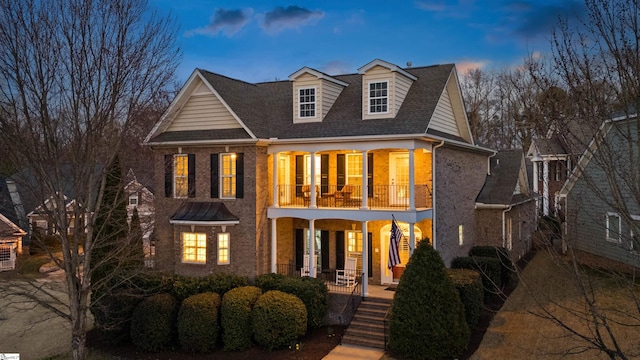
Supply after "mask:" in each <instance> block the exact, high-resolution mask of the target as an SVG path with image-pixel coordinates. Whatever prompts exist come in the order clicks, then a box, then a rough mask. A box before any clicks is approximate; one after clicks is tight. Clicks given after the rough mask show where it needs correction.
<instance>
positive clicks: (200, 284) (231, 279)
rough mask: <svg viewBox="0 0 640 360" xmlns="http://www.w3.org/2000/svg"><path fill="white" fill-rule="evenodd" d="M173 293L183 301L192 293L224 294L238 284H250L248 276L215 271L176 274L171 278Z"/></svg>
mask: <svg viewBox="0 0 640 360" xmlns="http://www.w3.org/2000/svg"><path fill="white" fill-rule="evenodd" d="M171 281H172V284H171V285H172V290H171V294H172V295H173V296H175V297H176V299H178V300H180V301H182V300H184V299H186V298H188V297H189V296H191V295H196V294H201V293H205V292H214V293H217V294H219V295H220V296H223V295H224V294H225V293H226V292H227V291H229V290H231V289H233V288H236V287H238V286H247V285H249V280H248V279H247V277H246V276H240V275H234V274H226V273H215V274H213V275H209V276H205V277H188V276H180V275H175V276H173V277H172V278H171Z"/></svg>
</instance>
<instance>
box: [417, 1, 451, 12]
mask: <svg viewBox="0 0 640 360" xmlns="http://www.w3.org/2000/svg"><path fill="white" fill-rule="evenodd" d="M415 4H416V7H417V8H418V9H422V10H426V11H433V12H436V11H444V10H446V8H447V6H446V5H445V3H444V1H435V2H434V1H416V3H415Z"/></svg>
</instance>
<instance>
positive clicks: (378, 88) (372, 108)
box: [369, 81, 389, 114]
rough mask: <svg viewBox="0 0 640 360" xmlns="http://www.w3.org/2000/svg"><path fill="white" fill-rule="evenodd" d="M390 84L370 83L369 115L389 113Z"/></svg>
mask: <svg viewBox="0 0 640 360" xmlns="http://www.w3.org/2000/svg"><path fill="white" fill-rule="evenodd" d="M388 88H389V82H388V81H381V82H372V83H369V114H382V113H386V112H388V111H389V108H388V104H389V90H388Z"/></svg>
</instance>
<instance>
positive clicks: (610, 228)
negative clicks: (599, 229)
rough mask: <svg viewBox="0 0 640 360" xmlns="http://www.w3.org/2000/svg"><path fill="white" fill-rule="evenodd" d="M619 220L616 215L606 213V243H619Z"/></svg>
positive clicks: (618, 216)
mask: <svg viewBox="0 0 640 360" xmlns="http://www.w3.org/2000/svg"><path fill="white" fill-rule="evenodd" d="M621 225H622V224H621V218H620V215H618V214H617V213H612V212H608V213H607V241H611V242H616V243H620V242H621V237H620V235H621V232H620V228H621V227H622V226H621Z"/></svg>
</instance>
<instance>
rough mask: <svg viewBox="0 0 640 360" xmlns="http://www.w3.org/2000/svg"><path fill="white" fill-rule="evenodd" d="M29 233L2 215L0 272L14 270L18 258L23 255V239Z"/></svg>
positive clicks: (0, 216)
mask: <svg viewBox="0 0 640 360" xmlns="http://www.w3.org/2000/svg"><path fill="white" fill-rule="evenodd" d="M25 235H27V233H26V232H25V231H24V230H22V229H21V228H20V227H18V225H16V224H14V223H13V222H12V221H11V220H9V219H8V218H7V217H6V216H4V215H2V214H0V271H4V270H13V269H15V267H16V256H17V255H18V254H21V253H22V237H23V236H25Z"/></svg>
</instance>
